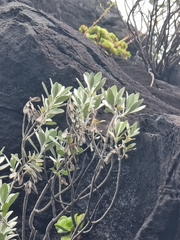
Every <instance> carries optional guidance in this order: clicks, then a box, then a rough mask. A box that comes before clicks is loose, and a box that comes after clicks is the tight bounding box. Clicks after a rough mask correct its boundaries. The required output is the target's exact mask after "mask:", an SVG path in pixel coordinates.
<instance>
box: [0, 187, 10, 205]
mask: <svg viewBox="0 0 180 240" xmlns="http://www.w3.org/2000/svg"><path fill="white" fill-rule="evenodd" d="M8 194H9V188H8V184H6V183H4V184H3V185H2V186H1V188H0V198H1V203H2V204H3V203H5V201H6V199H7V197H8Z"/></svg>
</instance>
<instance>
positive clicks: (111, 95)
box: [106, 88, 114, 106]
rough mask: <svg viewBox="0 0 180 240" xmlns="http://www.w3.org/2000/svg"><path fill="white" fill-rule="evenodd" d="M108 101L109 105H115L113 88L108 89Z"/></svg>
mask: <svg viewBox="0 0 180 240" xmlns="http://www.w3.org/2000/svg"><path fill="white" fill-rule="evenodd" d="M106 101H107V102H108V104H109V105H111V106H114V95H113V92H112V90H111V88H109V89H108V90H107V95H106Z"/></svg>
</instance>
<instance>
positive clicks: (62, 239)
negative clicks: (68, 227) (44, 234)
mask: <svg viewBox="0 0 180 240" xmlns="http://www.w3.org/2000/svg"><path fill="white" fill-rule="evenodd" d="M70 239H71V233H70V234H69V235H66V236H63V237H61V240H70Z"/></svg>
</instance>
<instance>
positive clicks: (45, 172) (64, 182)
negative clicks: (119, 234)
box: [0, 72, 145, 240]
mask: <svg viewBox="0 0 180 240" xmlns="http://www.w3.org/2000/svg"><path fill="white" fill-rule="evenodd" d="M77 82H78V84H79V87H78V88H74V89H73V90H72V91H71V89H72V88H71V87H67V88H66V87H64V86H62V85H61V84H59V83H57V82H56V83H53V82H52V80H50V84H51V90H50V92H49V91H48V89H47V87H46V85H45V84H44V83H42V85H43V88H44V91H45V95H46V96H44V95H42V106H39V105H38V106H37V107H36V105H37V104H38V102H40V100H41V99H40V98H39V97H33V98H30V99H29V100H28V102H27V103H26V104H25V106H24V108H23V113H24V117H23V122H22V143H21V154H19V155H18V154H11V157H10V159H8V158H7V157H6V156H5V155H4V154H3V149H2V151H1V157H0V171H1V177H0V178H1V179H2V180H1V185H0V188H1V191H0V229H1V234H0V237H1V238H0V239H3V240H8V239H12V238H14V237H15V236H16V234H17V232H16V229H15V225H16V219H17V218H12V219H9V218H10V216H11V213H12V211H9V207H10V206H11V205H12V204H13V202H14V201H15V200H16V198H17V197H18V192H19V189H23V190H24V198H23V203H22V218H21V219H22V221H21V226H22V229H21V231H19V232H18V233H19V234H17V235H18V239H22V240H26V231H28V233H29V234H28V240H34V239H36V238H37V233H38V229H36V224H35V219H36V217H37V216H40V215H43V216H44V215H45V213H47V211H48V213H49V212H51V215H50V216H48V218H50V220H49V222H48V224H47V225H46V226H45V227H46V231H45V233H44V237H43V238H42V239H43V240H49V239H50V236H51V230H52V229H53V228H54V227H55V228H56V230H57V234H58V233H59V234H60V235H61V240H68V239H71V240H73V239H80V236H81V235H82V234H85V233H87V232H88V231H90V230H91V229H92V227H93V226H94V224H96V223H98V222H99V221H101V220H102V219H103V218H104V217H105V216H106V214H107V213H108V212H109V210H110V209H111V207H112V205H113V203H114V201H115V198H116V195H117V192H118V188H119V179H120V173H121V162H122V159H123V158H127V157H128V155H127V154H128V152H129V151H132V150H134V149H135V145H136V144H135V142H134V140H135V136H136V135H137V134H139V128H138V124H137V122H135V123H133V124H132V125H131V124H130V123H129V121H128V118H127V117H128V115H129V114H133V113H136V112H139V111H141V110H142V109H143V108H144V107H145V106H144V105H143V106H142V105H141V104H142V102H143V100H142V99H139V93H136V94H135V93H132V94H130V95H129V94H128V93H127V92H126V93H125V88H122V89H120V90H118V89H117V87H116V86H115V85H114V86H112V87H109V88H108V89H105V88H104V84H105V82H106V79H105V78H102V74H101V73H100V72H99V73H97V74H96V75H94V74H92V73H91V74H89V73H85V74H84V83H81V82H80V81H79V80H78V79H77ZM102 111H104V114H105V116H106V115H107V116H108V118H109V120H108V121H107V120H105V119H104V118H103V116H104V115H102V114H100V113H102ZM62 113H64V114H65V116H66V122H67V128H66V129H63V130H62V129H59V128H58V127H54V126H53V125H54V124H56V123H55V122H54V121H53V117H54V116H57V115H59V114H62ZM27 143H30V146H31V147H32V148H30V147H29V146H28V145H27ZM4 170H6V172H8V171H9V173H8V174H7V175H3V174H2V173H4ZM113 170H114V171H113ZM111 175H113V179H115V182H112V183H111V185H108V184H107V182H108V181H109V180H110V177H111ZM42 179H43V180H44V181H45V185H44V187H43V189H42V191H41V192H39V191H38V189H39V184H40V182H41V181H42ZM2 182H3V183H2ZM106 191H109V192H110V195H108V198H109V200H108V201H107V204H108V206H107V208H106V209H104V208H103V207H102V203H103V201H106V198H105V197H106ZM32 192H34V193H35V194H36V195H37V199H36V200H35V202H34V206H33V208H32V210H31V212H30V216H28V217H27V209H28V206H29V204H30V202H31V200H32V199H31V195H32ZM45 197H46V201H45V203H44V199H45ZM28 228H29V229H28ZM64 234H65V235H64Z"/></svg>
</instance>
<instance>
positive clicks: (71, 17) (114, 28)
mask: <svg viewBox="0 0 180 240" xmlns="http://www.w3.org/2000/svg"><path fill="white" fill-rule="evenodd" d="M10 1H13V0H0V5H1V4H6V3H8V2H10ZM18 2H20V3H24V4H27V5H29V6H30V7H34V8H36V9H40V10H43V11H44V12H46V13H49V14H51V15H52V16H53V17H55V18H57V19H58V20H60V21H62V22H64V23H66V24H68V25H69V26H71V27H72V28H74V29H76V30H78V29H79V27H80V26H81V25H82V24H85V25H87V26H88V27H90V26H91V25H92V24H93V22H95V21H96V20H97V19H98V18H99V17H100V16H101V15H102V13H103V12H104V10H105V9H106V8H108V6H109V4H108V1H107V0H88V1H84V0H76V1H72V0H51V1H49V0H18ZM98 25H100V26H102V27H105V28H107V29H108V31H110V32H114V33H115V34H117V36H118V37H119V38H120V39H122V38H124V37H126V36H127V35H128V31H127V29H126V27H125V26H124V23H123V22H122V21H121V19H120V17H119V14H118V11H117V9H115V8H114V7H113V8H111V11H110V12H109V13H108V14H106V15H105V16H104V17H103V18H102V19H101V21H100V22H99V23H98Z"/></svg>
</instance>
